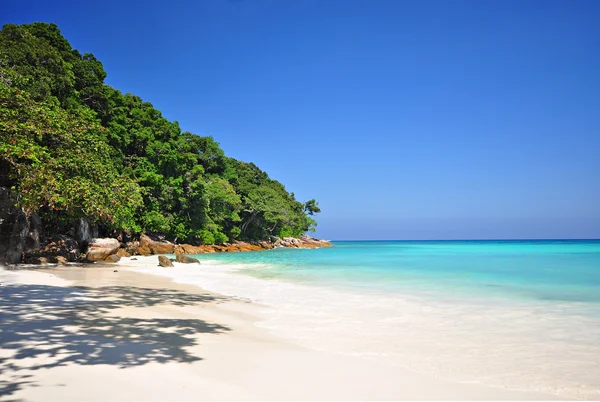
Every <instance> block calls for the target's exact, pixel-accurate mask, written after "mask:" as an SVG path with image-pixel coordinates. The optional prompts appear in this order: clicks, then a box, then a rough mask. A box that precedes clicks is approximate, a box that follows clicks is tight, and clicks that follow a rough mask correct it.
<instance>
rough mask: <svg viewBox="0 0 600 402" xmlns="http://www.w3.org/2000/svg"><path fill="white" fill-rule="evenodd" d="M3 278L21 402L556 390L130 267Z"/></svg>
mask: <svg viewBox="0 0 600 402" xmlns="http://www.w3.org/2000/svg"><path fill="white" fill-rule="evenodd" d="M115 270H116V271H118V272H114V271H115ZM0 277H1V278H2V281H1V282H2V283H1V285H0V291H1V292H2V296H3V299H4V300H7V301H8V303H7V305H5V306H3V307H2V317H3V319H2V321H1V326H2V329H3V332H4V333H7V334H9V335H8V336H6V337H5V339H4V340H3V341H2V344H1V345H0V346H1V348H0V350H1V353H2V355H1V358H2V359H4V360H0V362H1V365H0V367H1V368H2V370H0V373H1V374H0V384H2V388H0V389H2V392H3V393H4V394H3V395H2V397H8V398H10V399H25V400H28V401H37V400H40V401H42V400H43V401H53V400H56V401H58V400H61V401H62V400H65V401H68V400H94V401H95V400H98V401H100V400H116V399H118V400H190V399H193V400H209V399H210V400H215V399H220V400H223V399H238V400H239V399H241V400H258V399H260V400H291V399H304V400H306V399H310V400H315V399H319V400H332V399H344V400H357V399H359V400H365V399H370V400H374V399H379V400H381V399H396V400H402V399H404V400H406V399H409V400H416V399H421V400H423V399H429V400H431V399H446V400H447V399H454V400H465V399H469V400H498V399H513V400H514V399H519V400H538V399H542V400H548V399H556V398H557V397H556V396H554V395H550V394H545V393H533V392H520V391H510V390H506V389H501V388H490V387H486V386H481V385H476V384H461V383H453V382H448V381H444V380H438V379H435V378H432V377H428V376H425V375H421V374H417V373H414V372H411V371H409V370H406V369H402V368H399V367H394V366H391V365H388V364H385V363H382V362H375V361H369V360H366V359H362V358H359V357H353V356H344V355H338V354H334V353H328V352H323V351H316V350H311V349H307V348H304V347H302V346H299V345H296V344H294V343H292V342H290V341H288V340H286V339H282V338H278V337H277V336H274V335H273V334H271V333H270V332H269V331H267V330H266V329H264V328H260V327H258V326H257V325H256V323H257V321H258V320H259V316H260V314H259V313H258V309H259V308H261V309H262V308H265V306H262V305H259V304H257V303H248V302H245V301H242V300H236V299H234V298H232V297H228V296H223V295H219V294H216V293H212V292H209V291H206V290H204V289H201V288H199V287H197V286H194V285H187V284H180V283H177V282H174V281H172V280H170V279H167V278H165V277H159V276H155V275H149V274H144V273H139V272H134V271H133V270H132V268H129V267H128V266H127V265H126V264H122V263H118V264H114V265H111V266H98V267H90V268H79V267H73V266H62V267H54V268H36V269H35V270H33V269H28V270H24V269H21V270H10V271H7V270H4V269H2V270H1V271H0ZM11 277H12V279H11ZM158 379H160V380H158Z"/></svg>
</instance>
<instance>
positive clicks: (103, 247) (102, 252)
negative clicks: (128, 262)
mask: <svg viewBox="0 0 600 402" xmlns="http://www.w3.org/2000/svg"><path fill="white" fill-rule="evenodd" d="M120 245H121V244H120V243H119V241H118V240H117V239H108V238H107V239H90V240H89V244H88V249H87V254H86V259H87V260H88V261H104V260H106V257H108V256H109V255H112V254H115V253H116V252H117V250H118V249H119V247H120Z"/></svg>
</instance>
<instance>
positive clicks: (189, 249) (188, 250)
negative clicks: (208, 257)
mask: <svg viewBox="0 0 600 402" xmlns="http://www.w3.org/2000/svg"><path fill="white" fill-rule="evenodd" d="M205 247H206V246H192V245H190V244H178V245H176V246H175V250H174V252H175V254H204V253H206V250H205Z"/></svg>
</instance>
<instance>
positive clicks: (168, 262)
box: [158, 255, 173, 267]
mask: <svg viewBox="0 0 600 402" xmlns="http://www.w3.org/2000/svg"><path fill="white" fill-rule="evenodd" d="M158 265H160V266H161V267H172V266H173V263H172V262H171V260H169V259H168V258H167V257H165V256H164V255H159V256H158Z"/></svg>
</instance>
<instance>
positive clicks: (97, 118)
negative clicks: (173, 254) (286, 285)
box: [0, 23, 320, 244]
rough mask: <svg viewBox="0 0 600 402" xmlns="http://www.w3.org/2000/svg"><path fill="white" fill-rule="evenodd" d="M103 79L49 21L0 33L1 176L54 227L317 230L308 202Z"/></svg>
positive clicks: (170, 233)
mask: <svg viewBox="0 0 600 402" xmlns="http://www.w3.org/2000/svg"><path fill="white" fill-rule="evenodd" d="M105 77H106V72H105V71H104V68H103V66H102V63H101V62H100V61H99V60H97V59H96V58H95V57H94V55H93V54H90V53H85V54H83V55H82V54H81V53H79V52H78V51H77V50H75V49H72V48H71V45H70V44H69V42H68V41H67V40H66V39H65V38H64V37H63V36H62V35H61V33H60V31H59V29H58V27H57V26H56V25H54V24H46V23H34V24H28V25H21V26H18V25H5V26H4V27H3V28H2V30H1V31H0V186H5V187H8V188H10V189H11V192H12V194H13V197H14V198H15V199H16V201H17V205H18V207H19V208H21V209H22V210H23V211H24V212H25V213H27V214H29V215H31V214H40V215H41V216H42V218H43V219H44V221H45V222H49V223H50V224H51V225H54V226H55V227H61V226H65V225H68V224H70V222H72V221H73V220H74V219H79V218H82V217H84V218H87V219H89V220H91V221H92V222H94V223H96V224H98V225H99V227H100V228H101V231H103V232H105V233H116V232H119V231H122V230H126V231H129V232H132V233H141V232H153V233H161V234H164V235H165V236H166V237H167V238H168V239H171V240H177V241H180V242H189V243H203V244H214V243H216V244H220V243H224V242H227V241H232V240H237V239H242V240H261V239H266V238H269V236H280V237H289V236H292V237H299V236H300V235H301V234H302V233H304V232H306V231H310V230H312V229H313V228H314V226H315V225H316V222H315V221H314V220H313V219H312V216H313V215H314V214H315V213H318V212H320V210H319V207H318V204H317V202H316V201H315V200H309V201H307V202H305V203H301V202H299V201H297V200H296V199H295V197H294V194H293V193H289V192H288V191H287V190H286V189H285V187H284V186H283V185H282V184H281V183H279V182H277V181H275V180H272V179H270V178H269V176H268V175H267V174H266V173H265V172H263V171H262V170H260V169H259V168H258V167H257V166H256V165H254V164H253V163H246V162H241V161H238V160H235V159H233V158H229V157H227V156H225V154H224V152H223V150H222V149H220V148H219V144H218V143H217V142H215V141H214V140H213V138H212V137H200V136H197V135H194V134H192V133H189V132H182V130H181V129H180V127H179V125H178V123H177V122H171V121H168V120H167V119H165V118H164V117H163V116H162V115H161V113H160V111H158V110H156V109H155V108H154V107H153V106H152V105H151V104H150V103H148V102H144V101H142V99H140V98H139V97H138V96H135V95H132V94H123V93H121V92H119V91H118V90H117V89H114V88H112V87H110V86H108V85H106V84H104V79H105Z"/></svg>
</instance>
